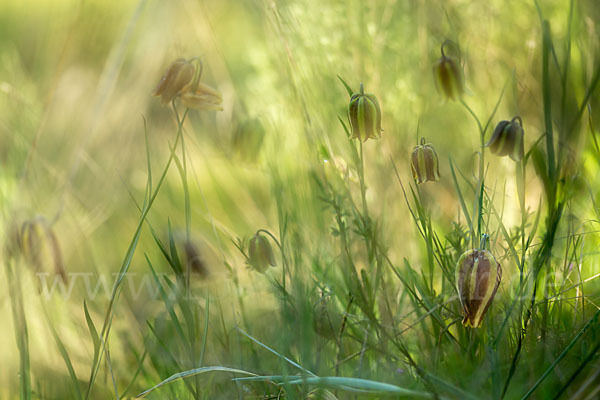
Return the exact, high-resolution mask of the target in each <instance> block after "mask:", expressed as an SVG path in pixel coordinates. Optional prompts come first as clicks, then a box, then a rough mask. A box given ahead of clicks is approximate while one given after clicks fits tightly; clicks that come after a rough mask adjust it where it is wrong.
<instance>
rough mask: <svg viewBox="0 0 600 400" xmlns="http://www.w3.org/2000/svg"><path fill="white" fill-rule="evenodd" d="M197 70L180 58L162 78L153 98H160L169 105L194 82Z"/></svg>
mask: <svg viewBox="0 0 600 400" xmlns="http://www.w3.org/2000/svg"><path fill="white" fill-rule="evenodd" d="M195 73H196V68H194V66H193V65H192V63H190V62H189V61H187V60H185V59H183V58H178V59H177V60H175V61H174V62H173V63H172V64H171V65H170V66H169V68H167V71H166V72H165V74H164V75H163V76H162V78H161V80H160V82H159V83H158V86H157V87H156V89H155V90H154V93H153V94H152V95H153V96H160V97H161V101H162V102H163V104H168V103H170V102H171V100H173V99H174V98H175V96H177V95H178V94H179V93H181V92H182V91H183V90H184V89H185V88H186V86H187V85H189V84H190V83H192V82H193V80H194V75H195Z"/></svg>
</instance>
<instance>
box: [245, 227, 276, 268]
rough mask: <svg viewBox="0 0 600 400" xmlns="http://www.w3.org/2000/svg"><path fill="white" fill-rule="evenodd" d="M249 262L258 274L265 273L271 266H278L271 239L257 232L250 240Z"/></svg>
mask: <svg viewBox="0 0 600 400" xmlns="http://www.w3.org/2000/svg"><path fill="white" fill-rule="evenodd" d="M248 262H249V263H250V266H252V267H253V268H254V269H255V270H257V271H258V272H265V271H266V270H267V268H268V267H269V266H271V267H274V266H276V265H277V264H276V263H275V256H274V255H273V249H271V244H270V243H269V239H267V237H266V236H265V235H263V234H262V233H260V232H256V234H255V235H254V236H253V237H252V239H250V244H249V246H248Z"/></svg>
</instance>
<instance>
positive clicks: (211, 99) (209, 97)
mask: <svg viewBox="0 0 600 400" xmlns="http://www.w3.org/2000/svg"><path fill="white" fill-rule="evenodd" d="M191 89H192V88H191V87H189V88H188V90H185V91H184V92H183V93H182V94H181V103H182V104H183V105H184V106H186V107H188V108H193V109H196V110H214V111H222V110H223V107H222V106H221V103H223V97H222V96H221V93H219V91H218V90H216V89H214V88H212V87H210V86H208V85H205V84H204V83H201V82H198V84H197V86H196V89H195V90H194V91H192V90H191Z"/></svg>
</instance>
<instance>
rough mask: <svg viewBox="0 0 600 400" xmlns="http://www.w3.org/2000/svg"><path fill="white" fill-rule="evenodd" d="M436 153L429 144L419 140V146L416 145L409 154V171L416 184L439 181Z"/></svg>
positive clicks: (422, 139) (423, 139)
mask: <svg viewBox="0 0 600 400" xmlns="http://www.w3.org/2000/svg"><path fill="white" fill-rule="evenodd" d="M439 164H440V163H439V161H438V156H437V153H436V152H435V149H434V148H433V145H432V144H431V143H425V138H421V144H420V145H417V146H416V147H415V148H414V149H413V151H412V154H411V169H412V174H413V178H414V179H415V181H416V182H417V183H423V182H427V181H437V180H439V179H440V165H439Z"/></svg>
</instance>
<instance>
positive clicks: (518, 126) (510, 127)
mask: <svg viewBox="0 0 600 400" xmlns="http://www.w3.org/2000/svg"><path fill="white" fill-rule="evenodd" d="M523 136H524V132H523V121H522V120H521V117H519V116H516V117H514V118H513V119H511V120H510V121H500V122H499V123H498V125H496V129H494V133H492V137H491V138H490V141H489V142H488V143H487V144H486V146H488V147H489V148H490V151H491V152H492V154H496V155H498V156H509V157H510V158H511V159H513V161H521V160H522V159H523V154H524V152H525V151H524V144H523Z"/></svg>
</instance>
